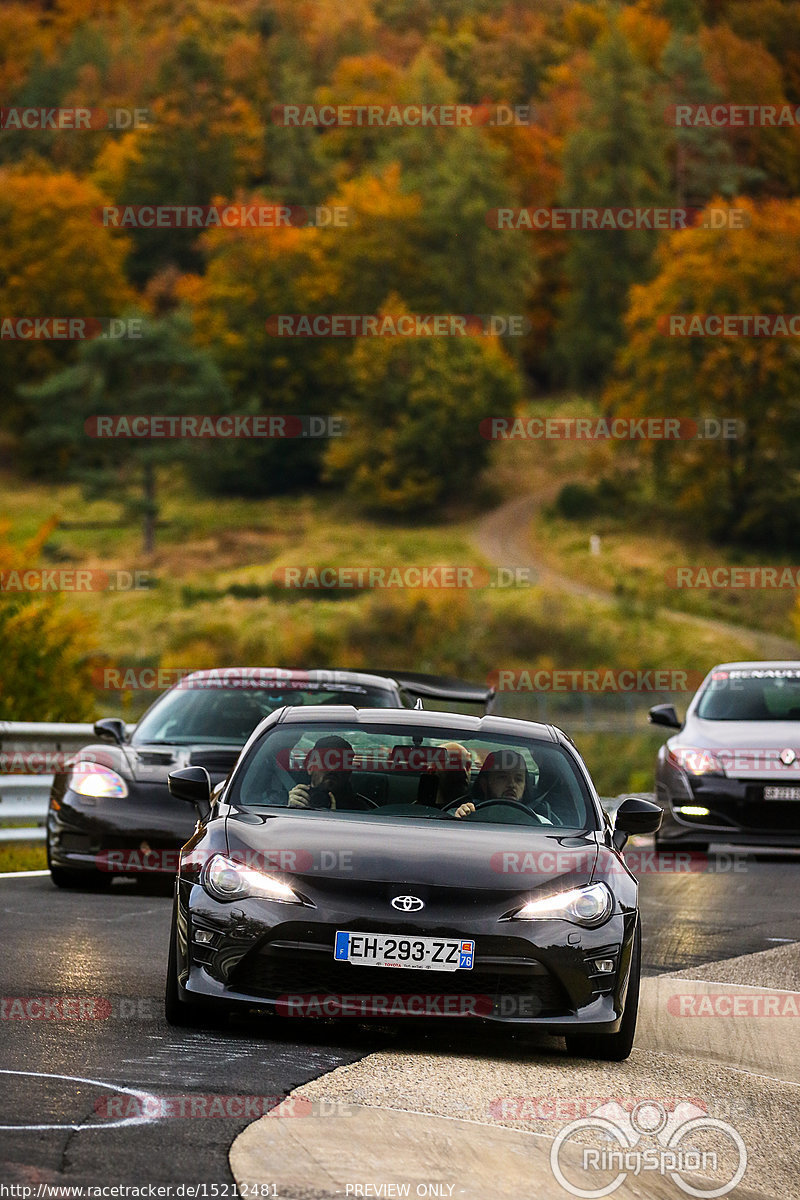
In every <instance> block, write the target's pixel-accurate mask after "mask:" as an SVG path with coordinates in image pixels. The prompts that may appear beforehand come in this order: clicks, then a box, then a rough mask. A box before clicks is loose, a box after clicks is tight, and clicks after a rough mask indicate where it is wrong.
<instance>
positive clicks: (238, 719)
mask: <svg viewBox="0 0 800 1200" xmlns="http://www.w3.org/2000/svg"><path fill="white" fill-rule="evenodd" d="M294 704H301V705H307V704H352V705H354V706H355V707H356V708H394V707H395V706H396V704H397V701H396V699H395V697H394V696H393V695H392V693H391V692H390V691H387V690H386V689H384V688H378V687H369V685H366V686H364V685H362V684H346V685H345V684H337V685H336V687H335V688H334V687H331V686H330V685H329V684H320V685H318V686H317V685H315V684H314V683H313V682H309V681H304V682H303V683H302V685H301V686H299V687H291V686H290V685H288V684H287V683H285V682H284V683H282V684H281V685H280V687H279V688H277V689H274V688H261V687H247V688H242V687H219V686H214V687H209V688H204V687H202V685H201V683H200V682H194V683H193V684H192V686H191V687H181V686H180V685H179V686H178V687H175V688H172V690H171V691H169V692H166V693H165V694H164V695H163V696H161V697H160V698H159V699H158V700H157V701H156V703H155V704H154V705H153V707H152V708H151V709H149V710H148V711H147V712H146V713H145V715H144V716H143V717H142V719H141V721H140V722H139V724H138V725H137V726H136V729H135V730H134V733H133V736H132V738H131V742H132V743H133V745H142V744H143V743H144V742H147V743H148V744H150V745H152V744H153V743H154V742H165V743H169V744H170V745H189V744H190V743H191V744H197V743H204V742H208V743H214V744H215V745H231V746H243V745H244V743H245V742H246V741H247V739H248V738H249V736H250V734H251V733H252V732H253V730H254V729H255V727H256V725H258V723H259V722H260V721H262V720H263V719H264V717H267V716H269V714H270V713H272V712H275V710H276V709H278V708H284V707H285V706H286V705H294Z"/></svg>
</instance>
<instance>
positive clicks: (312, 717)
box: [281, 704, 569, 742]
mask: <svg viewBox="0 0 800 1200" xmlns="http://www.w3.org/2000/svg"><path fill="white" fill-rule="evenodd" d="M331 721H339V722H341V723H347V724H348V725H360V726H363V727H364V728H368V727H369V726H371V725H391V724H403V725H417V726H420V727H422V728H425V729H431V730H435V729H447V730H452V729H461V730H463V732H464V733H476V734H480V735H487V736H489V737H491V736H492V735H498V736H502V735H506V736H510V735H516V736H517V737H528V738H538V739H539V740H540V741H548V742H562V741H563V742H567V741H568V740H569V739H568V738H567V736H566V734H564V733H562V731H561V730H560V729H556V728H555V726H553V725H545V724H543V723H541V722H539V721H522V720H520V719H519V718H517V717H496V716H493V715H488V716H486V715H484V716H479V717H473V716H466V715H464V714H463V713H452V712H439V711H433V710H431V709H424V708H414V709H408V708H354V707H353V706H352V705H350V704H336V705H334V704H315V705H314V706H313V708H309V707H303V706H301V705H293V706H291V707H290V706H287V707H286V708H284V709H283V710H282V717H281V724H284V725H285V724H289V725H297V724H314V725H317V724H322V723H326V724H329V723H330V722H331Z"/></svg>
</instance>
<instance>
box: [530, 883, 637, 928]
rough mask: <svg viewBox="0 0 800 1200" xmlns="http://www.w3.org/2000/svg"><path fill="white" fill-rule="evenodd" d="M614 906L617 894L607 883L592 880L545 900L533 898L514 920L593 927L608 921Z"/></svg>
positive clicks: (547, 897)
mask: <svg viewBox="0 0 800 1200" xmlns="http://www.w3.org/2000/svg"><path fill="white" fill-rule="evenodd" d="M613 907H614V900H613V897H612V895H611V892H610V891H609V889H608V888H607V887H606V885H605V884H604V883H588V884H586V885H585V887H576V888H570V889H569V891H567V892H556V894H555V896H546V897H545V898H544V899H542V900H530V901H529V902H528V903H527V904H525V905H524V906H523V907H522V908H521V909H520V910H519V912H515V913H514V920H515V921H554V920H555V921H572V922H573V923H574V924H575V925H585V926H586V927H587V928H590V929H591V928H594V926H595V925H602V924H603V922H604V921H607V920H608V918H609V917H610V916H611V910H612V909H613Z"/></svg>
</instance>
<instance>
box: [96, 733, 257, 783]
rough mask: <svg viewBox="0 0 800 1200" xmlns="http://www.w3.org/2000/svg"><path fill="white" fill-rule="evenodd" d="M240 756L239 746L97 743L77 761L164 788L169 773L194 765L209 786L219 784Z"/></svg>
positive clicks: (138, 781)
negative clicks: (100, 765)
mask: <svg viewBox="0 0 800 1200" xmlns="http://www.w3.org/2000/svg"><path fill="white" fill-rule="evenodd" d="M240 753H241V747H240V746H214V745H207V744H203V745H194V746H162V745H157V746H152V745H147V744H143V745H141V746H125V747H121V746H109V745H107V744H106V743H98V744H97V745H94V746H85V747H84V748H83V749H82V750H81V752H80V755H76V758H77V757H80V758H82V759H89V760H90V761H94V762H99V763H104V764H105V765H106V766H109V767H111V768H112V769H113V770H115V771H118V772H119V773H120V774H121V775H123V776H124V778H126V779H133V780H134V781H135V782H137V783H163V784H164V785H165V786H166V783H167V776H168V775H169V773H170V771H177V770H179V769H180V768H182V767H193V766H197V767H206V768H207V770H208V773H209V775H210V776H211V782H212V784H216V783H219V782H220V780H222V779H225V778H227V776H228V775H229V774H230V772H231V770H232V768H233V766H234V764H235V762H236V760H237V758H238V757H239V754H240Z"/></svg>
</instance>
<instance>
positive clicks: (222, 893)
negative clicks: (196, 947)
mask: <svg viewBox="0 0 800 1200" xmlns="http://www.w3.org/2000/svg"><path fill="white" fill-rule="evenodd" d="M200 883H201V884H202V886H203V888H204V889H205V890H206V891H207V892H208V894H209V896H211V897H213V899H214V900H245V899H246V898H247V897H248V896H261V897H263V898H264V899H265V900H280V901H281V902H282V903H283V904H302V903H303V901H302V900H301V899H300V897H299V896H297V895H296V894H295V893H294V892H293V891H292V889H291V888H290V887H289V885H288V884H286V883H282V882H281V880H280V879H276V878H275V877H274V876H273V875H267V874H265V873H264V871H258V870H256V869H255V867H246V866H244V865H243V864H242V863H240V862H236V861H235V860H234V859H232V858H229V857H228V856H227V854H212V856H211V858H210V859H209V860H208V862H207V863H206V865H205V866H204V867H203V870H202V873H201V876H200Z"/></svg>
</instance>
